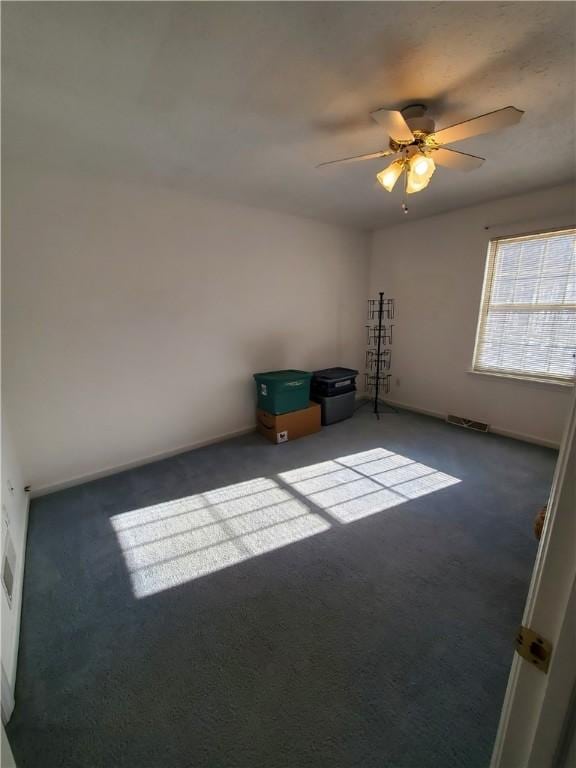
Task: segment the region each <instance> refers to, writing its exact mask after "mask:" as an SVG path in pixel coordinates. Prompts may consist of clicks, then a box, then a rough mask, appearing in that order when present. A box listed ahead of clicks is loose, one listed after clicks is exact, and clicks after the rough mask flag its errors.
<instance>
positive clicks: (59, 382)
mask: <svg viewBox="0 0 576 768" xmlns="http://www.w3.org/2000/svg"><path fill="white" fill-rule="evenodd" d="M233 182H234V180H233V179H231V180H230V183H233ZM3 194H4V205H3V218H4V226H3V262H4V263H3V269H4V280H3V284H4V287H5V294H4V339H5V343H4V371H5V380H4V385H5V391H6V398H7V401H8V403H9V407H10V412H11V415H12V416H13V422H14V423H13V429H14V436H15V438H16V439H17V447H18V451H19V455H20V456H21V459H22V463H23V466H25V467H26V470H27V479H28V482H30V483H31V484H32V487H33V492H34V491H36V492H37V491H38V490H39V489H44V488H47V487H52V486H55V485H59V484H61V483H66V482H67V481H70V480H72V479H75V478H81V477H83V476H91V475H94V474H96V473H99V472H102V471H105V470H108V469H110V468H115V467H120V466H124V465H127V464H131V463H134V462H137V461H138V460H144V459H146V458H147V457H152V456H155V455H161V454H165V453H168V452H174V451H177V450H178V449H179V448H185V447H187V446H190V445H192V444H195V443H199V442H203V441H208V440H211V439H213V438H216V437H218V436H221V435H227V434H230V433H234V432H236V431H240V430H243V429H248V428H250V427H251V425H252V424H253V421H254V418H253V400H254V391H255V386H254V384H253V381H252V373H253V372H256V371H261V370H270V369H276V368H289V367H296V368H303V369H314V368H320V367H323V366H329V365H348V366H354V367H359V366H360V364H361V360H362V352H361V347H362V339H363V324H364V301H365V298H366V292H367V279H368V273H367V269H368V251H369V239H368V236H367V235H364V234H361V233H359V232H356V231H352V230H347V229H344V228H338V227H334V226H330V225H326V224H322V223H318V222H315V221H313V220H309V219H304V218H298V217H293V216H288V215H284V214H278V213H273V212H270V211H265V210H260V209H254V208H247V207H242V206H238V205H232V204H226V203H222V202H216V201H211V200H208V199H204V198H198V197H196V198H195V197H193V196H191V195H190V194H189V193H185V192H182V191H178V190H174V189H163V188H159V187H152V186H132V185H124V184H120V183H112V182H104V181H99V180H95V179H80V178H70V177H64V176H53V175H50V176H41V177H36V176H34V175H30V174H28V173H24V172H14V173H12V172H10V171H9V170H6V171H5V179H4V181H3Z"/></svg>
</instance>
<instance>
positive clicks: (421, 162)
mask: <svg viewBox="0 0 576 768" xmlns="http://www.w3.org/2000/svg"><path fill="white" fill-rule="evenodd" d="M435 170H436V165H435V164H434V160H432V158H431V157H428V156H427V155H425V154H423V153H421V152H418V153H416V154H414V155H412V157H411V158H410V160H409V163H408V171H407V179H406V192H407V194H409V195H412V194H414V192H421V191H422V190H423V189H425V188H426V187H427V186H428V184H429V183H430V179H431V178H432V175H433V173H434V171H435Z"/></svg>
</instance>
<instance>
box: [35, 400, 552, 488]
mask: <svg viewBox="0 0 576 768" xmlns="http://www.w3.org/2000/svg"><path fill="white" fill-rule="evenodd" d="M364 398H365V395H363V393H360V392H359V393H357V396H356V399H357V400H358V401H359V400H363V399H364ZM385 402H386V403H390V405H393V406H395V407H396V408H403V409H404V410H406V411H414V413H422V414H424V415H425V416H433V417H434V418H436V419H442V420H443V421H444V420H445V419H446V415H447V414H445V413H440V412H439V411H431V410H429V409H427V408H421V407H420V406H416V405H411V404H410V403H401V402H399V401H398V400H389V399H388V398H386V400H385ZM254 430H255V427H254V426H250V427H245V428H243V429H238V430H236V431H234V432H227V433H225V434H222V435H217V436H216V437H212V438H210V439H209V440H201V441H199V442H195V443H189V444H187V445H181V446H179V447H178V448H174V449H171V450H169V451H163V452H161V453H156V454H153V455H150V456H145V457H142V458H140V459H137V460H136V461H131V462H129V463H127V464H118V465H115V466H113V467H107V468H106V469H102V470H99V471H98V472H90V473H89V474H86V475H79V476H77V477H73V478H70V479H69V480H65V481H63V482H60V483H55V484H53V485H46V486H42V487H40V488H33V489H32V493H31V498H33V499H35V498H38V497H39V496H46V495H47V494H49V493H55V492H56V491H62V490H65V489H66V488H72V487H73V486H75V485H81V484H82V483H88V482H90V481H91V480H99V479H100V478H102V477H108V476H109V475H115V474H116V473H118V472H124V471H125V470H128V469H135V468H136V467H142V466H144V465H145V464H151V463H152V462H154V461H161V460H162V459H169V458H170V457H172V456H177V455H178V454H179V453H186V452H187V451H192V450H194V449H195V448H204V447H206V446H207V445H213V444H215V443H221V442H222V441H224V440H230V439H231V438H233V437H240V436H241V435H247V434H249V433H250V432H253V431H254ZM490 432H494V433H495V434H497V435H502V436H503V437H512V438H514V439H515V440H522V441H524V442H526V443H535V444H536V445H543V446H545V447H547V448H558V447H559V444H558V443H556V442H554V441H551V440H544V439H542V438H540V437H538V436H537V435H527V434H524V433H522V432H512V431H510V430H507V429H501V428H500V427H497V426H494V425H492V424H491V425H490Z"/></svg>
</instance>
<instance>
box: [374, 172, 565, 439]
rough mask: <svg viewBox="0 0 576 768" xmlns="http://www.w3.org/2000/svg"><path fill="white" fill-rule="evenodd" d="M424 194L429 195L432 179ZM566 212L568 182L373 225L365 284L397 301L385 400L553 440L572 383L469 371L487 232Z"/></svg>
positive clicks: (531, 226) (523, 227) (544, 221)
mask: <svg viewBox="0 0 576 768" xmlns="http://www.w3.org/2000/svg"><path fill="white" fill-rule="evenodd" d="M422 194H433V185H431V188H430V190H427V191H426V192H423V193H422ZM574 220H575V216H574V189H573V188H572V187H570V186H567V187H557V188H554V189H549V190H544V191H541V192H537V193H531V194H527V195H522V196H519V197H512V198H506V199H503V200H496V201H494V202H492V203H488V204H485V205H481V206H476V207H473V208H466V209H461V210H459V211H454V212H451V213H447V214H443V215H440V216H434V217H431V218H428V219H421V220H417V221H413V222H410V220H409V215H408V217H407V221H406V222H403V223H402V224H400V225H399V226H396V227H394V228H389V229H384V230H379V231H378V232H375V233H374V236H373V242H372V258H371V269H370V287H371V293H372V294H373V295H375V294H376V292H377V291H380V290H383V291H385V292H386V293H387V294H389V295H391V296H394V297H395V298H396V300H397V306H398V317H397V320H396V325H395V328H394V333H395V336H394V344H393V352H392V362H393V366H392V374H393V376H392V383H393V388H392V392H391V396H390V397H391V399H392V400H394V401H396V402H400V403H404V404H407V405H410V406H412V407H415V408H419V409H422V410H425V411H430V412H435V413H439V414H447V413H453V414H456V415H459V416H464V417H470V418H473V419H478V420H480V421H486V422H488V423H489V424H491V425H492V426H493V427H495V428H497V429H499V430H501V431H504V432H509V433H513V434H515V435H524V436H527V437H529V438H532V439H537V440H541V441H545V442H549V443H553V444H558V443H559V442H560V438H561V435H562V428H563V426H564V421H565V419H566V416H567V409H568V406H569V402H570V393H571V388H568V387H561V386H558V385H546V384H537V383H533V382H524V381H517V380H516V381H514V380H510V379H503V378H496V377H491V376H481V375H479V374H472V373H469V370H470V368H471V363H472V353H473V348H474V339H475V334H476V324H477V319H478V309H479V305H480V296H481V292H482V283H483V277H484V266H485V260H486V253H487V248H488V240H489V239H490V238H491V237H497V236H499V235H505V234H515V233H519V232H530V231H534V230H536V229H539V228H542V229H546V228H550V227H555V226H566V225H571V224H573V223H574ZM486 226H488V227H489V229H488V230H486V229H485V227H486ZM397 378H399V379H400V385H399V386H397V385H396V384H395V381H396V379H397Z"/></svg>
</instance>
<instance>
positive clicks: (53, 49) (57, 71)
mask: <svg viewBox="0 0 576 768" xmlns="http://www.w3.org/2000/svg"><path fill="white" fill-rule="evenodd" d="M575 14H576V6H575V5H574V4H573V3H566V2H559V3H555V2H526V3H522V2H510V3H498V2H482V3H475V2H462V3H456V2H448V3H434V2H423V3H421V2H402V3H393V2H386V3H384V2H382V3H378V2H376V3H354V2H350V3H323V2H320V3H315V2H310V3H236V2H232V3H168V2H158V3H154V2H149V3H148V2H146V3H138V2H127V3H19V2H16V3H2V17H3V25H2V26H3V29H2V35H3V51H2V58H3V102H4V103H3V143H4V159H5V161H7V162H8V163H11V164H17V166H18V167H24V166H27V167H34V168H41V167H48V166H50V167H54V168H57V169H59V170H62V171H65V172H82V173H83V172H89V173H97V174H103V175H106V176H114V177H118V178H124V179H131V180H141V179H149V180H154V181H156V182H159V183H162V184H170V185H178V186H180V187H184V188H189V189H190V190H193V191H194V192H198V191H200V192H204V193H207V194H209V195H211V196H220V197H225V198H228V199H232V200H238V201H241V202H243V203H247V204H251V205H258V206H265V207H268V208H274V209H278V210H282V211H287V212H291V213H298V214H304V215H307V216H312V217H316V218H321V219H326V220H328V221H334V222H339V223H343V224H351V225H355V226H360V227H365V228H374V227H379V226H383V225H386V224H390V223H395V222H398V221H401V220H402V219H403V214H402V212H401V210H400V201H401V192H400V191H396V192H394V193H392V194H389V193H387V192H385V191H384V190H382V189H381V188H380V187H378V185H377V184H376V182H375V174H376V172H377V171H379V170H381V168H382V167H383V166H384V165H386V162H383V161H381V160H380V161H378V160H374V161H367V162H365V163H359V164H354V165H345V166H339V167H332V168H326V169H322V170H316V169H315V168H314V166H315V165H316V164H317V163H318V162H321V161H323V160H330V159H333V158H338V157H341V156H346V155H351V154H359V153H362V152H369V151H373V150H376V149H380V148H382V147H384V146H385V145H386V138H385V136H384V135H383V132H382V130H381V129H380V128H379V127H378V126H377V125H376V124H375V123H373V121H372V120H371V119H370V117H369V112H370V111H372V110H374V109H376V108H378V107H382V106H385V107H388V108H399V107H402V106H404V105H406V104H408V103H411V102H424V103H426V104H428V105H429V106H430V109H431V112H432V116H433V117H434V118H435V119H436V125H437V127H442V126H444V125H450V124H451V123H454V122H457V121H459V120H461V119H466V118H469V117H473V116H475V115H477V114H481V113H483V112H489V111H491V110H494V109H498V108H500V107H504V106H507V105H509V104H512V105H514V106H516V107H518V108H520V109H523V110H525V111H526V114H525V115H524V118H523V119H522V121H521V123H520V124H519V125H518V126H517V127H515V128H510V129H507V130H505V131H502V132H499V133H495V134H490V135H487V136H482V137H478V138H475V139H469V140H467V141H466V142H462V143H461V144H460V145H458V146H459V148H461V149H462V150H464V151H467V152H471V153H473V154H478V155H482V156H484V157H486V158H487V162H486V163H485V164H484V166H483V167H482V168H480V169H479V170H477V171H473V172H471V173H467V174H465V173H459V172H456V171H449V170H447V169H442V168H441V169H439V170H438V171H437V173H436V175H435V176H434V178H433V180H432V183H431V184H430V187H429V188H428V189H427V190H425V191H424V192H422V193H419V194H417V195H413V196H411V198H410V201H409V202H410V216H411V217H419V216H424V215H430V214H432V213H436V212H441V211H446V210H451V209H454V208H458V207H462V206H467V205H471V204H474V203H476V202H480V201H483V200H487V199H493V198H494V197H503V196H505V195H508V194H513V193H516V192H521V191H527V190H530V189H536V188H539V187H546V186H551V185H553V184H556V183H560V182H565V181H568V180H570V179H571V178H573V176H574V157H575V144H574V134H575V126H574V121H575V109H576V103H575V92H576V91H575V74H574V73H575V69H574V67H575V61H574V40H575V29H576V18H575Z"/></svg>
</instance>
